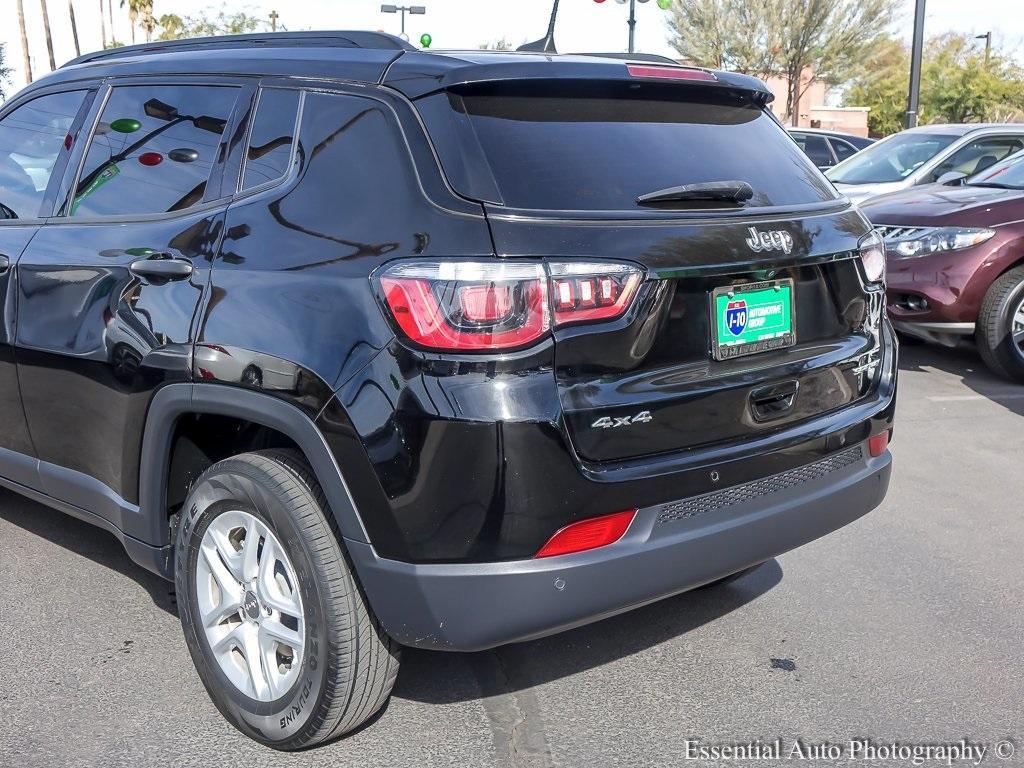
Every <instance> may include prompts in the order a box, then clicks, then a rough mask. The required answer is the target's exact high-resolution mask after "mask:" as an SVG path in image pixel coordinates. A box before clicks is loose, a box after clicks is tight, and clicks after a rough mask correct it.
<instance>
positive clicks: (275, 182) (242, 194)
mask: <svg viewBox="0 0 1024 768" xmlns="http://www.w3.org/2000/svg"><path fill="white" fill-rule="evenodd" d="M270 90H275V91H296V92H297V93H298V95H299V103H298V106H297V107H296V109H295V124H294V125H293V126H292V145H291V148H290V150H289V152H288V166H287V168H285V172H284V173H283V174H282V175H280V176H278V177H277V178H276V179H270V180H269V181H264V182H262V183H261V184H257V185H255V186H252V187H248V188H247V189H243V188H242V184H243V183H244V182H245V168H246V166H247V165H248V163H249V159H248V158H249V141H250V140H251V139H252V131H253V128H254V127H255V125H256V118H257V117H258V116H259V111H260V103H261V102H262V100H263V93H264V91H270ZM305 106H306V89H305V88H302V87H288V86H281V85H262V84H261V85H260V86H259V90H258V92H257V94H256V98H255V99H254V100H253V105H252V116H251V117H250V118H249V124H248V125H247V126H246V130H245V140H244V141H243V142H242V162H241V164H240V165H239V168H238V178H237V179H236V180H235V189H234V192H233V198H234V199H235V200H244V199H246V198H248V197H251V196H252V195H257V194H259V193H260V192H266V191H267V190H268V189H275V188H276V187H280V186H283V185H284V184H286V183H288V182H289V181H291V179H292V177H293V176H294V175H295V170H296V169H295V158H296V154H297V153H298V147H299V128H300V127H301V126H302V112H303V109H304V108H305Z"/></svg>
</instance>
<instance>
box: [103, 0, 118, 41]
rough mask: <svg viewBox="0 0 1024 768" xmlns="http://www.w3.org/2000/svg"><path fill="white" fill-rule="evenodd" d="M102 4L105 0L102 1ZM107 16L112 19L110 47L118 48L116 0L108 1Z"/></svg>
mask: <svg viewBox="0 0 1024 768" xmlns="http://www.w3.org/2000/svg"><path fill="white" fill-rule="evenodd" d="M100 2H101V3H102V2H103V0H100ZM107 15H108V16H109V17H110V45H111V47H113V48H116V47H117V34H116V33H115V32H114V0H107Z"/></svg>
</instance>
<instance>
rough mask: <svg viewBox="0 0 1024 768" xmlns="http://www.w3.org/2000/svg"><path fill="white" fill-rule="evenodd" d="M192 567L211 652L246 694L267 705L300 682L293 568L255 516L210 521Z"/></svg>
mask: <svg viewBox="0 0 1024 768" xmlns="http://www.w3.org/2000/svg"><path fill="white" fill-rule="evenodd" d="M199 549H200V557H199V560H198V562H197V565H196V573H195V588H196V597H197V608H198V611H199V614H200V617H201V618H202V626H203V630H204V631H205V633H206V639H207V642H208V643H209V646H210V650H211V651H212V652H213V656H214V658H215V659H216V661H217V663H218V664H219V665H220V667H221V670H222V671H223V672H224V674H225V675H226V676H227V678H228V679H229V680H230V681H231V682H232V684H233V685H235V686H236V687H237V688H238V689H239V690H240V691H241V692H242V693H244V694H245V695H246V696H250V697H252V698H255V699H257V700H259V701H272V700H274V699H277V698H279V697H280V696H282V695H284V694H285V693H286V692H287V691H288V690H289V689H290V688H291V686H292V685H293V684H294V683H295V681H296V680H297V679H298V673H299V670H300V667H301V664H302V658H303V650H304V643H305V620H304V614H303V609H302V597H301V595H300V594H299V591H298V587H297V585H298V581H297V577H296V574H295V569H294V568H293V567H292V565H291V562H290V561H289V559H288V556H287V554H286V552H285V550H284V548H283V547H282V546H281V543H280V542H279V541H278V539H277V537H276V536H275V534H274V532H273V531H272V530H271V529H270V528H269V527H268V526H267V525H266V524H265V523H264V522H263V521H262V520H261V519H259V518H258V517H256V516H255V515H252V514H250V513H248V512H242V511H238V510H232V511H228V512H223V513H221V514H220V515H218V516H217V517H216V518H214V519H213V520H212V521H211V522H210V524H209V526H207V529H206V531H204V533H203V540H202V542H201V544H200V548H199Z"/></svg>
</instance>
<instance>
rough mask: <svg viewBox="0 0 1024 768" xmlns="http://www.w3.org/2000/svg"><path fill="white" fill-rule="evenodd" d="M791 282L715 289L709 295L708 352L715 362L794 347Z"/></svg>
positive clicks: (780, 281) (771, 281)
mask: <svg viewBox="0 0 1024 768" xmlns="http://www.w3.org/2000/svg"><path fill="white" fill-rule="evenodd" d="M795 316H796V313H795V309H794V305H793V281H792V280H789V279H787V280H769V281H767V282H763V283H749V284H746V285H732V286H725V287H722V288H716V289H715V290H714V291H713V292H712V294H711V351H712V354H713V356H714V358H715V360H731V359H732V358H734V357H741V356H743V355H753V354H756V353H757V352H767V351H769V350H772V349H781V348H782V347H791V346H793V345H794V344H796V332H795V331H794V330H793V325H794V318H795Z"/></svg>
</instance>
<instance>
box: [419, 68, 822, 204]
mask: <svg viewBox="0 0 1024 768" xmlns="http://www.w3.org/2000/svg"><path fill="white" fill-rule="evenodd" d="M631 86H632V87H631ZM418 106H419V107H420V110H421V113H422V114H423V116H424V120H425V122H426V123H427V127H428V130H429V131H430V133H431V136H432V137H433V139H434V142H435V145H436V146H437V149H438V152H439V154H440V155H441V160H442V164H443V165H444V168H445V171H446V173H447V175H448V177H449V180H450V181H451V182H452V183H453V184H454V185H455V187H456V189H457V190H458V191H460V192H462V193H463V194H465V195H466V196H467V197H472V198H475V199H485V200H487V199H489V198H488V196H487V192H488V186H492V187H493V196H495V197H498V198H500V199H499V200H491V202H501V203H503V204H504V205H506V206H509V207H513V208H525V209H545V210H582V211H602V210H615V211H627V210H637V203H636V198H637V197H638V196H639V195H643V194H645V193H649V192H654V191H656V190H662V189H666V188H668V187H675V186H679V185H684V184H693V183H703V182H715V181H745V182H747V183H749V184H750V185H751V186H752V187H753V190H754V197H753V199H751V200H750V201H749V202H748V203H747V205H746V206H745V207H746V208H758V207H771V206H802V205H806V204H814V203H822V202H826V201H830V200H834V199H835V197H836V195H835V192H834V191H833V189H832V188H831V185H829V184H828V182H826V181H825V180H824V178H823V177H822V176H821V175H820V174H819V172H818V171H817V170H816V169H815V168H814V166H813V165H812V164H811V163H810V162H809V161H808V159H807V158H806V157H805V156H804V155H803V153H802V152H801V151H800V149H799V148H798V147H797V146H796V145H795V144H794V143H793V142H792V141H790V139H789V137H788V136H787V135H786V132H785V130H784V129H783V128H782V127H781V126H779V124H778V123H777V122H775V120H773V119H772V117H771V116H770V115H769V114H768V113H767V112H766V111H765V110H763V109H762V108H760V107H758V106H756V105H754V104H752V103H750V102H749V101H748V100H745V99H744V98H742V97H739V96H736V95H734V94H730V93H722V92H718V91H716V90H713V89H711V88H687V87H685V86H675V87H674V88H670V89H666V88H659V87H655V86H652V85H643V86H638V85H637V84H626V85H625V86H622V85H620V84H617V83H607V82H606V83H598V84H595V85H594V86H592V87H587V86H586V85H585V84H581V83H579V82H578V81H577V82H575V83H566V84H559V83H558V82H557V81H555V82H554V83H553V84H551V83H550V82H549V84H548V85H547V86H538V85H536V84H533V83H529V82H527V83H503V84H496V85H491V86H477V87H475V88H474V89H473V90H468V91H463V92H460V93H454V92H447V93H441V94H438V95H435V96H432V97H429V98H428V99H425V100H421V101H420V102H419V103H418ZM482 166H485V168H483V169H482ZM488 174H489V175H490V176H492V177H493V182H490V179H488V183H483V182H482V181H481V178H482V176H484V175H488ZM705 207H709V206H705Z"/></svg>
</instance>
